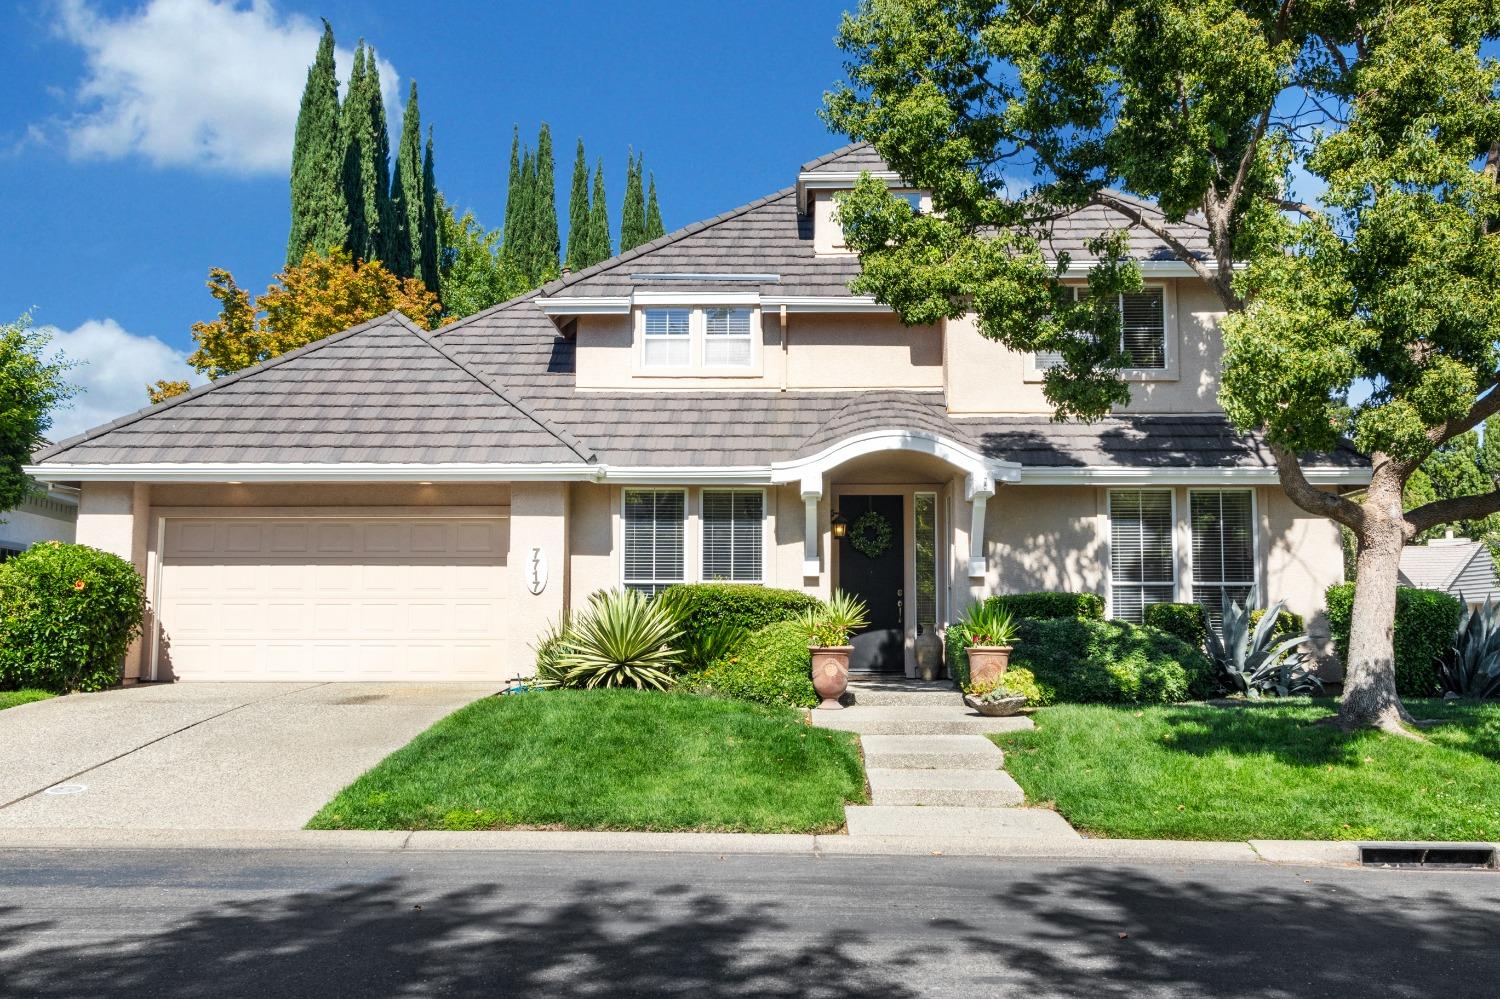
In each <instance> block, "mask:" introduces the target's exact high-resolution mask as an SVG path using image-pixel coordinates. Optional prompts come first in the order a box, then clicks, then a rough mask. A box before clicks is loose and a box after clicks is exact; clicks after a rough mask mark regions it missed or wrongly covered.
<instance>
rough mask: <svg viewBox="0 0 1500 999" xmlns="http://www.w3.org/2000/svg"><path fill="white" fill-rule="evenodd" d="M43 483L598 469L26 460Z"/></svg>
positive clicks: (549, 474)
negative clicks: (56, 462)
mask: <svg viewBox="0 0 1500 999" xmlns="http://www.w3.org/2000/svg"><path fill="white" fill-rule="evenodd" d="M26 472H27V474H28V475H31V476H32V477H33V478H36V479H40V480H41V481H43V482H593V481H597V480H599V479H600V478H601V476H602V473H603V468H602V466H600V465H590V464H585V463H584V462H576V463H567V464H564V463H556V464H529V463H521V464H514V465H511V464H482V463H477V462H473V463H471V462H456V463H453V464H434V465H428V464H416V463H411V464H404V463H403V464H394V463H392V464H385V463H380V462H241V463H235V462H211V463H203V464H198V463H193V462H176V461H162V462H157V461H147V462H110V463H101V464H97V465H95V464H87V465H69V464H63V463H58V464H46V465H28V466H26Z"/></svg>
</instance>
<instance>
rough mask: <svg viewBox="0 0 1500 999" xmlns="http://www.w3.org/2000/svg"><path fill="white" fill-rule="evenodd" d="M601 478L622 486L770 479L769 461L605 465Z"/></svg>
mask: <svg viewBox="0 0 1500 999" xmlns="http://www.w3.org/2000/svg"><path fill="white" fill-rule="evenodd" d="M603 481H604V482H609V483H615V484H618V485H625V486H766V485H770V484H771V481H772V480H771V466H770V465H678V466H667V465H663V466H661V467H659V468H656V467H614V468H606V469H605V470H604V477H603Z"/></svg>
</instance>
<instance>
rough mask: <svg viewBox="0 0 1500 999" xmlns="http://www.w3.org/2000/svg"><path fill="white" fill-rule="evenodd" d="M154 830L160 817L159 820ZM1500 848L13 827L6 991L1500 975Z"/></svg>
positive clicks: (901, 988) (982, 990)
mask: <svg viewBox="0 0 1500 999" xmlns="http://www.w3.org/2000/svg"><path fill="white" fill-rule="evenodd" d="M140 845H141V846H145V845H146V844H140ZM1497 939H1500V874H1494V873H1480V872H1464V873H1434V872H1404V871H1378V870H1349V869H1328V868H1293V867H1277V866H1272V865H1269V864H1260V865H1255V864H1225V865H1218V864H1191V865H1188V864H1184V865H1166V864H1154V865H1135V866H1101V865H1098V864H1077V863H1070V864H1062V863H1055V862H1048V863H1041V862H1023V861H1004V860H994V859H984V858H957V857H925V856H924V857H846V856H839V857H827V856H776V855H762V856H737V855H728V856H716V855H712V854H709V855H680V854H678V855H673V854H628V853H611V854H580V853H571V854H562V853H555V854H543V853H507V852H488V853H481V852H468V851H445V852H428V853H423V852H417V851H405V852H400V853H397V852H371V851H350V852H333V851H321V850H319V851H301V850H283V851H202V850H150V849H131V850H59V851H44V850H14V851H6V852H0V995H4V996H7V997H21V996H39V997H57V996H68V997H75V996H101V997H102V996H142V997H146V996H150V997H154V999H174V997H189V996H191V997H197V996H214V997H222V999H230V997H237V996H247V997H252V996H253V997H256V999H268V997H282V996H318V997H344V996H467V995H476V996H478V995H483V996H560V997H575V996H576V997H597V996H807V997H830V999H832V997H844V996H880V997H893V999H900V997H908V996H943V997H957V996H1028V997H1052V996H1058V997H1087V999H1111V997H1116V996H1131V997H1135V996H1173V997H1191V996H1205V997H1207V996H1213V997H1220V999H1236V997H1249V996H1257V997H1261V996H1264V997H1277V999H1284V997H1287V996H1308V997H1345V996H1347V997H1361V999H1363V997H1374V996H1379V997H1427V996H1441V997H1445V999H1459V997H1466V996H1475V997H1480V996H1484V997H1493V996H1495V995H1496V994H1497V993H1500V947H1497V946H1496V940H1497Z"/></svg>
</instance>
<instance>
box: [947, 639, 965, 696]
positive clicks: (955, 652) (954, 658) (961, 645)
mask: <svg viewBox="0 0 1500 999" xmlns="http://www.w3.org/2000/svg"><path fill="white" fill-rule="evenodd" d="M943 653H944V659H945V660H946V661H947V663H948V676H949V678H950V679H952V680H953V682H954V684H955V685H956V686H957V687H958V688H959V689H960V690H967V689H968V687H969V642H968V639H967V638H966V637H965V635H964V633H963V630H962V629H961V628H959V627H957V626H956V625H951V624H950V625H949V626H948V628H947V630H946V631H945V632H944V633H943Z"/></svg>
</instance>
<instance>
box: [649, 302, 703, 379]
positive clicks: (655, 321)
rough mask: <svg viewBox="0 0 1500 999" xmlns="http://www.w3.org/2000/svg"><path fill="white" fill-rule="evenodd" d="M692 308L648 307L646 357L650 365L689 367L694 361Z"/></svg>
mask: <svg viewBox="0 0 1500 999" xmlns="http://www.w3.org/2000/svg"><path fill="white" fill-rule="evenodd" d="M692 317H693V310H692V309H647V310H646V332H645V357H644V359H643V361H642V363H643V364H644V365H645V366H646V367H648V368H686V367H688V366H689V365H691V364H692V363H693V350H692V348H693V340H692Z"/></svg>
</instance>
